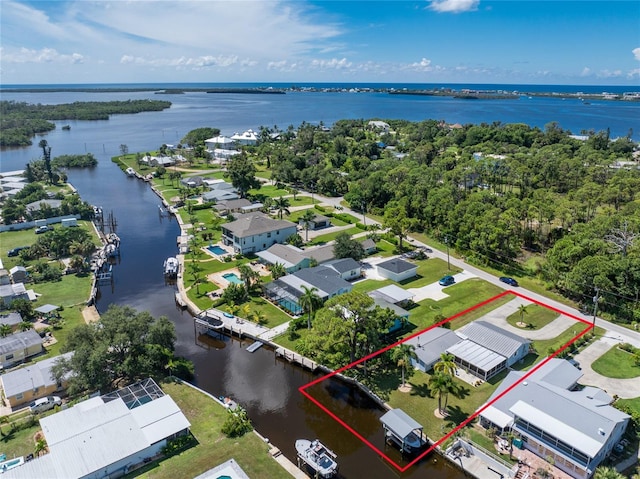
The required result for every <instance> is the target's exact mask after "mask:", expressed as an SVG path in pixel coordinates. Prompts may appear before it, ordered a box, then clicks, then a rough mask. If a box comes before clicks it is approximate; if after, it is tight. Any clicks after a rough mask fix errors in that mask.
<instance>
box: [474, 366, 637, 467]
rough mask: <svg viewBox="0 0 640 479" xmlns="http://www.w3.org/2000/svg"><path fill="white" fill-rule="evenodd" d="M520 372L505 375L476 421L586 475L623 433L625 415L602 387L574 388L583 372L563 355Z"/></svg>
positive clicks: (560, 465) (603, 457)
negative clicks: (528, 371)
mask: <svg viewBox="0 0 640 479" xmlns="http://www.w3.org/2000/svg"><path fill="white" fill-rule="evenodd" d="M525 374H526V373H525V372H520V371H511V372H510V373H509V374H508V375H507V377H506V378H505V380H504V381H502V383H501V384H500V386H499V387H498V389H496V391H495V392H494V393H493V394H492V396H491V397H490V398H489V400H488V401H487V404H490V405H489V406H487V405H486V404H485V405H483V406H482V407H481V408H480V410H481V411H482V412H481V413H480V415H479V417H480V423H481V424H482V425H483V426H484V427H486V428H489V427H495V428H497V429H498V430H499V431H503V432H505V431H513V432H515V433H516V434H517V435H519V436H520V438H521V440H522V443H523V447H526V448H527V449H529V450H530V451H532V452H533V453H535V454H536V455H538V456H540V457H542V458H545V459H547V458H551V459H552V460H553V462H554V465H555V466H556V467H558V468H559V469H561V470H563V471H565V472H566V473H568V474H570V475H571V476H573V477H575V478H579V479H586V478H588V477H590V476H591V475H592V474H593V472H594V471H595V469H596V467H598V465H600V463H601V462H602V461H603V460H604V459H605V458H606V457H607V456H608V455H609V454H610V453H611V451H612V450H613V448H614V447H615V445H616V444H617V443H618V442H619V441H620V439H621V438H622V435H623V434H624V431H625V429H626V427H627V424H628V422H629V416H628V415H627V414H625V413H623V412H622V411H619V410H618V409H616V408H614V407H612V406H611V403H612V402H613V398H611V397H610V396H609V395H608V394H606V393H605V392H604V391H602V390H600V389H598V388H595V387H585V388H582V389H579V388H576V384H577V381H578V379H579V378H580V377H581V376H582V372H581V371H579V370H578V369H577V368H575V367H574V366H572V365H571V364H570V363H569V362H568V361H565V360H563V359H557V358H552V359H550V360H548V361H547V362H546V363H544V364H543V365H542V366H540V367H539V369H537V370H536V371H535V372H534V373H533V374H531V376H529V377H527V378H526V379H525V380H523V376H524V375H525ZM514 384H516V385H515V386H514ZM509 388H512V389H509ZM508 389H509V391H508V392H507V393H506V394H505V391H507V390H508ZM494 401H495V402H494Z"/></svg>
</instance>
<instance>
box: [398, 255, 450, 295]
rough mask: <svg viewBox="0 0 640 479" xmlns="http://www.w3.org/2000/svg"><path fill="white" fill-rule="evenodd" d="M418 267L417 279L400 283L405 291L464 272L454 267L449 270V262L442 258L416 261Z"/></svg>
mask: <svg viewBox="0 0 640 479" xmlns="http://www.w3.org/2000/svg"><path fill="white" fill-rule="evenodd" d="M415 263H416V264H417V265H418V272H417V273H418V275H417V276H416V277H415V278H411V279H408V280H406V281H403V282H402V283H400V284H401V285H402V287H403V288H404V289H407V288H421V287H423V286H427V285H428V284H431V283H435V282H436V281H438V280H439V279H440V278H442V277H443V276H446V275H448V274H450V275H454V274H456V273H460V272H461V271H462V270H461V269H460V268H456V267H455V266H453V267H452V268H451V269H448V268H447V262H446V261H444V260H441V259H440V258H431V259H427V260H421V261H415Z"/></svg>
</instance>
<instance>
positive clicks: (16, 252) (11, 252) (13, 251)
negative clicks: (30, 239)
mask: <svg viewBox="0 0 640 479" xmlns="http://www.w3.org/2000/svg"><path fill="white" fill-rule="evenodd" d="M27 248H28V246H17V247H15V248H13V249H10V250H9V251H7V256H18V255H19V254H20V251H22V250H23V249H27Z"/></svg>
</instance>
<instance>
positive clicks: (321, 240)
mask: <svg viewBox="0 0 640 479" xmlns="http://www.w3.org/2000/svg"><path fill="white" fill-rule="evenodd" d="M331 221H333V218H331ZM361 232H362V230H361V229H360V228H358V227H357V226H352V227H351V228H348V229H346V230H340V231H334V232H332V233H327V234H324V235H320V236H316V237H315V238H314V239H313V240H311V241H309V243H307V246H311V245H317V244H325V243H328V242H329V241H333V240H335V239H336V236H338V235H339V234H341V233H347V234H349V235H354V234H357V233H361ZM303 233H304V231H303Z"/></svg>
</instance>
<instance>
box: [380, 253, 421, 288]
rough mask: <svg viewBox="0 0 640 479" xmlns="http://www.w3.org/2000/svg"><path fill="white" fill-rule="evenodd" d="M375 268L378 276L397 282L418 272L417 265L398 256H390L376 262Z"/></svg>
mask: <svg viewBox="0 0 640 479" xmlns="http://www.w3.org/2000/svg"><path fill="white" fill-rule="evenodd" d="M377 269H378V274H379V275H380V276H382V277H383V278H387V279H390V280H392V281H396V282H398V283H399V282H401V281H404V280H407V279H409V278H413V277H414V276H416V274H417V273H418V265H416V264H413V263H409V262H408V261H405V260H403V259H400V258H392V259H390V260H387V261H384V262H382V263H378V265H377Z"/></svg>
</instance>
